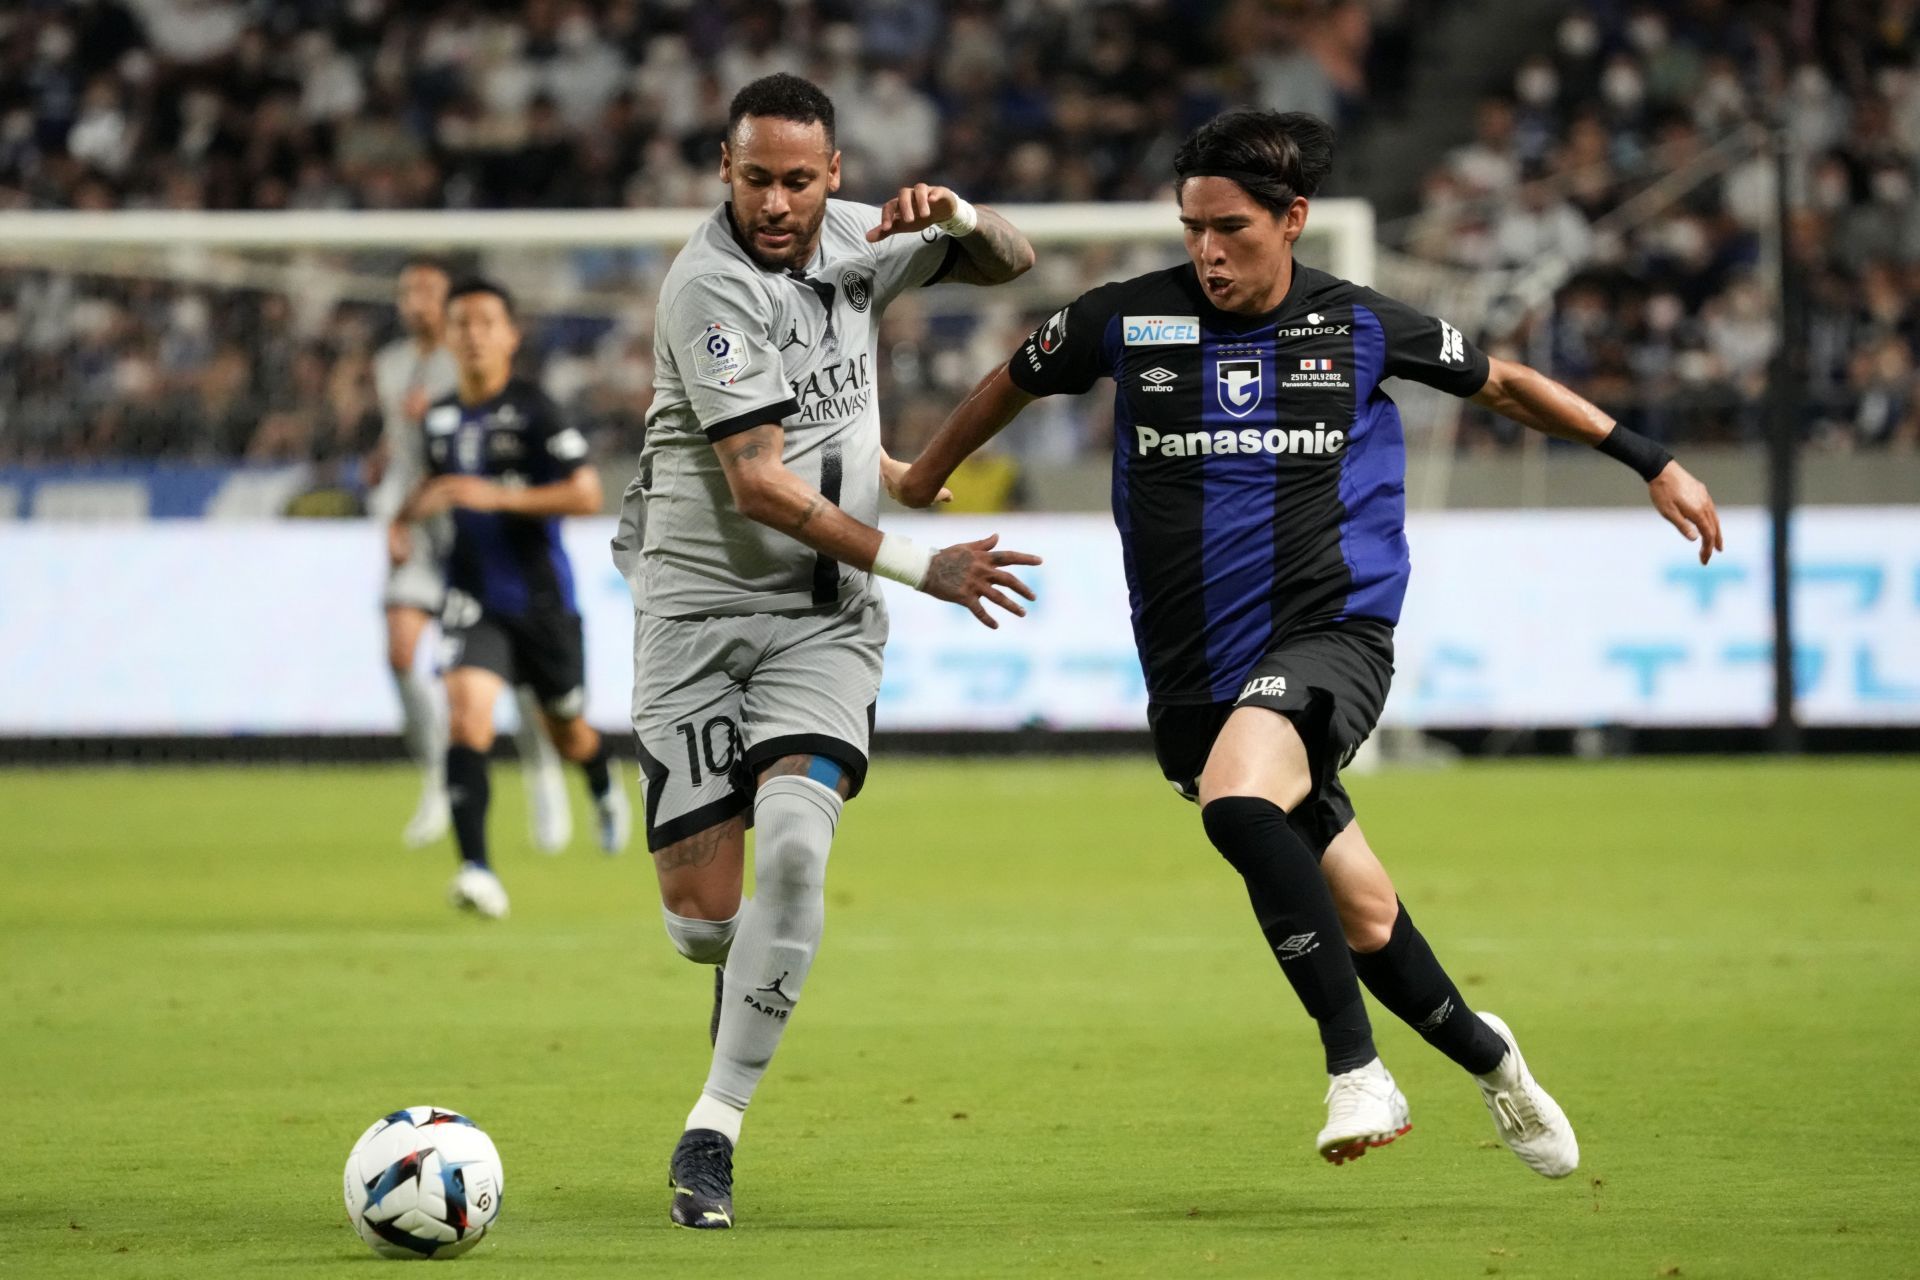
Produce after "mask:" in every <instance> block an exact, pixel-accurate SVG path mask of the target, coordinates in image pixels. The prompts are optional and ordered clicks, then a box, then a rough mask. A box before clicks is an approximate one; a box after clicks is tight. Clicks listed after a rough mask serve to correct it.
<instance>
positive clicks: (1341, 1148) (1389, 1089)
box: [1314, 1058, 1413, 1164]
mask: <svg viewBox="0 0 1920 1280" xmlns="http://www.w3.org/2000/svg"><path fill="white" fill-rule="evenodd" d="M1411 1128H1413V1121H1412V1120H1411V1119H1410V1118H1409V1114H1408V1111H1407V1098H1406V1095H1405V1094H1403V1093H1401V1092H1400V1086H1398V1085H1396V1084H1395V1083H1394V1082H1393V1074H1392V1073H1391V1072H1389V1071H1388V1070H1387V1068H1386V1064H1385V1063H1383V1062H1381V1061H1380V1059H1378V1058H1375V1059H1374V1060H1373V1061H1372V1062H1369V1063H1368V1064H1367V1065H1366V1066H1364V1067H1356V1068H1354V1069H1353V1070H1352V1071H1343V1072H1341V1073H1340V1074H1339V1075H1337V1076H1333V1077H1331V1079H1330V1080H1329V1082H1328V1084H1327V1127H1326V1128H1324V1129H1322V1130H1321V1131H1320V1137H1319V1138H1318V1139H1317V1140H1316V1141H1315V1143H1314V1145H1315V1146H1317V1147H1318V1148H1319V1149H1320V1154H1321V1155H1322V1156H1324V1157H1325V1158H1326V1160H1327V1162H1328V1163H1330V1164H1345V1163H1346V1162H1347V1161H1349V1160H1358V1159H1359V1158H1360V1157H1361V1156H1363V1155H1365V1154H1367V1150H1368V1149H1369V1148H1371V1147H1384V1146H1386V1145H1387V1144H1388V1143H1389V1142H1392V1141H1393V1140H1394V1139H1395V1138H1397V1137H1399V1136H1400V1135H1402V1134H1404V1133H1405V1132H1407V1130H1409V1129H1411Z"/></svg>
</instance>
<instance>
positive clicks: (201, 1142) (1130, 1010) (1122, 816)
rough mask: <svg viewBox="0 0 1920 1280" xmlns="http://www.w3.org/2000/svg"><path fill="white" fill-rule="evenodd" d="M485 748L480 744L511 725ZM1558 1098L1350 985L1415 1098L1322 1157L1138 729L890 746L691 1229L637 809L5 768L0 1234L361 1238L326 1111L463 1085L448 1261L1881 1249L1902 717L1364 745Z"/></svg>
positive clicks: (504, 795) (1918, 1180)
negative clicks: (1489, 748)
mask: <svg viewBox="0 0 1920 1280" xmlns="http://www.w3.org/2000/svg"><path fill="white" fill-rule="evenodd" d="M502 772H503V774H504V772H505V771H504V770H503V771H502ZM1353 789H1354V791H1355V794H1356V797H1357V800H1358V803H1359V806H1360V809H1361V812H1362V815H1363V818H1364V820H1365V821H1366V823H1367V826H1368V830H1369V833H1370V835H1371V836H1372V839H1373V842H1374V844H1375V846H1376V847H1377V848H1378V849H1379V850H1380V851H1381V853H1382V856H1383V857H1384V858H1385V859H1386V861H1387V863H1388V865H1389V867H1391V868H1392V869H1394V871H1395V872H1396V876H1397V879H1398V880H1399V883H1400V887H1401V890H1402V893H1403V895H1404V896H1405V897H1406V898H1407V900H1408V902H1409V905H1410V906H1411V907H1412V909H1413V911H1414V914H1415V916H1416V918H1417V919H1418V920H1419V921H1420V922H1421V924H1422V926H1423V927H1424V929H1425V930H1426V931H1427V933H1428V935H1429V936H1430V937H1431V938H1432V939H1433V941H1434V944H1435V947H1436V949H1437V950H1438V951H1439V953H1440V955H1441V957H1442V959H1443V960H1445V961H1447V962H1448V963H1449V965H1450V967H1451V968H1452V970H1453V972H1454V974H1455V976H1456V977H1457V978H1458V979H1460V981H1461V982H1462V985H1463V986H1464V988H1465V990H1466V993H1467V996H1468V998H1469V999H1470V1000H1472V1001H1474V1002H1475V1003H1476V1004H1479V1005H1482V1006H1484V1007H1487V1008H1491V1009H1493V1010H1495V1011H1497V1012H1500V1013H1502V1014H1504V1015H1506V1016H1507V1018H1508V1019H1509V1021H1511V1022H1512V1023H1513V1025H1514V1027H1515V1030H1516V1031H1517V1032H1518V1033H1519V1035H1520V1037H1521V1040H1522V1043H1523V1044H1524V1045H1525V1046H1526V1048H1527V1050H1528V1054H1529V1057H1530V1058H1531V1060H1532V1063H1533V1065H1534V1067H1535V1069H1536V1071H1537V1072H1538V1073H1539V1075H1540V1076H1541V1078H1542V1079H1543V1080H1544V1081H1545V1082H1546V1084H1547V1085H1548V1086H1549V1087H1550V1088H1551V1089H1553V1090H1554V1092H1555V1093H1556V1094H1557V1095H1558V1096H1559V1098H1560V1099H1561V1101H1562V1102H1563V1103H1564V1104H1565V1105H1566V1107H1567V1109H1568V1111H1569V1112H1570V1113H1571V1114H1572V1116H1573V1118H1574V1120H1575V1122H1576V1124H1577V1125H1578V1126H1579V1131H1580V1137H1581V1145H1582V1148H1583V1154H1584V1164H1583V1167H1582V1168H1581V1169H1580V1171H1579V1172H1578V1173H1577V1174H1575V1175H1574V1176H1573V1177H1572V1178H1569V1179H1567V1180H1565V1181H1563V1182H1557V1183H1549V1182H1547V1181H1545V1180H1543V1179H1541V1178H1538V1177H1536V1176H1535V1175H1533V1174H1531V1173H1529V1172H1527V1171H1526V1170H1525V1169H1524V1168H1523V1167H1522V1166H1521V1165H1520V1164H1519V1163H1518V1162H1517V1161H1516V1160H1514V1159H1513V1157H1512V1156H1510V1155H1509V1154H1507V1152H1506V1151H1505V1150H1504V1149H1503V1148H1498V1147H1496V1146H1495V1145H1494V1144H1493V1141H1492V1138H1493V1134H1492V1128H1491V1125H1490V1124H1489V1122H1488V1120H1487V1117H1486V1114H1485V1112H1484V1111H1483V1109H1482V1108H1481V1106H1480V1102H1479V1098H1478V1095H1477V1094H1476V1092H1475V1091H1474V1089H1473V1087H1472V1085H1471V1083H1470V1082H1469V1081H1468V1080H1466V1079H1465V1078H1464V1077H1462V1076H1461V1075H1460V1074H1459V1073H1458V1071H1457V1070H1456V1069H1455V1068H1453V1067H1452V1066H1451V1065H1450V1064H1448V1063H1446V1062H1445V1061H1444V1060H1442V1059H1441V1058H1439V1057H1438V1055H1436V1054H1434V1053H1433V1052H1432V1051H1431V1050H1429V1049H1427V1048H1426V1046H1425V1045H1423V1044H1421V1043H1420V1042H1419V1040H1418V1039H1417V1038H1416V1037H1415V1036H1414V1035H1413V1034H1412V1033H1411V1032H1410V1031H1408V1030H1407V1029H1406V1028H1404V1027H1402V1026H1401V1025H1399V1024H1398V1023H1397V1022H1391V1020H1390V1019H1387V1018H1386V1017H1385V1015H1381V1017H1382V1020H1381V1021H1380V1022H1379V1023H1378V1031H1379V1036H1378V1038H1379V1041H1380V1045H1381V1049H1382V1052H1383V1054H1384V1055H1385V1057H1386V1060H1387V1062H1388V1064H1389V1065H1390V1066H1391V1067H1392V1068H1393V1070H1394V1072H1395V1074H1396V1075H1397V1076H1398V1077H1399V1079H1400V1081H1401V1084H1402V1087H1403V1088H1404V1089H1405V1090H1406V1092H1407V1094H1408V1096H1409V1098H1410V1099H1411V1101H1412V1104H1413V1117H1414V1130H1413V1132H1412V1133H1411V1134H1410V1135H1409V1136H1408V1137H1407V1138H1406V1139H1404V1140H1402V1141H1401V1142H1400V1143H1398V1144H1396V1145H1395V1146H1393V1147H1391V1148H1388V1149H1386V1150H1383V1151H1379V1152H1375V1153H1373V1154H1371V1155H1369V1156H1368V1158H1366V1159H1365V1160H1363V1161H1360V1162H1359V1163H1358V1164H1355V1165H1349V1166H1347V1167H1345V1168H1339V1169H1335V1168H1332V1167H1330V1166H1326V1165H1324V1164H1322V1163H1321V1162H1320V1161H1319V1160H1318V1159H1317V1158H1316V1157H1315V1156H1314V1154H1313V1151H1312V1147H1311V1143H1312V1139H1313V1135H1314V1133H1315V1131H1316V1130H1317V1128H1318V1127H1319V1125H1320V1123H1321V1121H1322V1119H1323V1118H1324V1114H1323V1112H1322V1111H1321V1109H1320V1094H1321V1091H1322V1089H1323V1087H1324V1077H1323V1076H1322V1074H1321V1072H1320V1066H1319V1061H1318V1045H1317V1041H1316V1039H1315V1037H1314V1036H1313V1034H1312V1030H1311V1027H1310V1025H1309V1024H1308V1023H1306V1022H1305V1021H1304V1019H1303V1018H1302V1016H1301V1015H1300V1014H1299V1013H1298V1011H1297V1009H1296V1007H1295V1006H1294V1004H1293V999H1292V996H1291V993H1290V992H1289V991H1288V989H1287V988H1286V986H1285V985H1284V983H1283V982H1282V980H1281V978H1280V976H1279V974H1278V971H1277V969H1276V967H1275V966H1274V964H1273V962H1272V960H1271V959H1270V958H1269V957H1268V956H1267V955H1266V953H1265V951H1264V949H1263V947H1262V945H1261V943H1260V940H1259V937H1258V934H1257V932H1256V931H1255V929H1254V927H1253V924H1252V922H1251V919H1250V918H1249V916H1248V914H1247V912H1246V910H1245V907H1244V904H1243V900H1242V898H1241V897H1240V892H1239V888H1238V884H1237V881H1236V880H1235V879H1234V877H1232V876H1231V874H1230V873H1229V872H1228V871H1227V869H1226V867H1225V866H1224V864H1223V863H1221V862H1220V860H1219V859H1218V858H1217V857H1216V856H1215V855H1214V854H1213V853H1212V851H1211V850H1210V849H1208V848H1207V847H1206V845H1205V843H1204V841H1203V839H1202V837H1201V835H1200V832H1199V827H1198V822H1197V820H1196V817H1195V814H1194V813H1193V811H1192V810H1191V809H1189V808H1188V807H1187V806H1185V805H1182V804H1180V803H1179V802H1178V801H1177V800H1175V799H1174V798H1173V797H1172V795H1171V793H1170V792H1169V791H1168V789H1167V788H1166V786H1165V784H1164V783H1162V782H1160V781H1159V780H1158V778H1157V776H1156V774H1155V773H1154V771H1153V769H1152V767H1151V765H1150V764H1148V763H1146V762H1145V761H1136V760H1119V761H1098V762H1092V761H1089V762H1030V761H1015V762H1008V763H932V762H913V763H897V762H887V761H884V760H883V761H882V762H881V764H880V766H879V767H877V768H876V770H875V773H874V778H873V784H872V787H871V789H870V790H869V792H868V794H867V795H866V796H864V797H863V798H862V799H861V800H859V801H857V802H856V803H855V804H854V805H853V806H851V807H850V809H849V810H848V814H847V817H846V819H845V821H844V822H843V824H842V826H841V836H840V841H839V843H838V845H837V847H836V849H835V852H834V863H833V871H832V874H831V876H830V879H829V916H828V924H827V941H826V946H825V950H824V952H823V955H822V959H821V961H820V963H819V965H818V966H817V967H816V969H815V971H814V976H813V979H812V981H811V982H810V984H809V985H808V988H807V991H808V996H807V1000H806V1003H805V1005H804V1006H803V1007H802V1009H801V1011H800V1013H799V1014H798V1015H797V1017H796V1021H795V1024H794V1026H793V1029H792V1032H791V1033H790V1034H789V1036H788V1038H787V1043H786V1045H785V1047H784V1048H783V1049H782V1051H781V1056H780V1059H779V1060H778V1061H777V1062H776V1063H775V1066H774V1069H773V1072H772V1074H771V1075H770V1076H769V1079H768V1082H767V1084H766V1086H765V1087H764V1089H763V1090H762V1093H761V1097H760V1100H759V1101H758V1102H756V1103H755V1106H754V1111H753V1114H752V1116H751V1117H750V1118H749V1122H748V1126H747V1131H746V1138H745V1141H744V1143H743V1145H742V1148H741V1152H740V1161H739V1175H738V1182H737V1185H736V1191H737V1203H738V1211H739V1220H740V1227H739V1229H738V1230H736V1231H734V1232H732V1233H730V1234H726V1235H704V1234H695V1233H691V1232H676V1231H673V1230H672V1229H670V1228H669V1227H668V1226H667V1225H666V1194H665V1187H664V1177H665V1163H666V1157H667V1153H668V1151H669V1149H670V1148H671V1146H672V1144H673V1141H674V1138H675V1136H676V1135H677V1132H678V1129H679V1125H680V1121H681V1119H682V1117H683V1116H684V1114H685V1111H686V1108H687V1106H688V1105H689V1104H690V1103H691V1101H692V1099H693V1096H694V1094H695V1092H696V1091H697V1089H698V1086H699V1083H700V1081H701V1079H702V1078H703V1075H704V1072H705V1061H706V1056H707V1045H706V1022H707V1014H708V1009H709V1000H710V992H711V986H710V982H709V980H708V977H707V971H706V970H704V969H702V970H695V969H693V968H692V967H691V966H689V965H687V964H686V963H685V962H684V961H682V960H680V959H679V958H678V957H677V956H676V955H674V954H673V952H672V950H671V948H670V947H669V944H668V943H667V940H666V938H665V936H664V934H663V933H662V931H661V928H660V922H659V915H658V910H657V907H656V905H655V898H654V896H653V889H652V874H651V869H650V867H649V866H648V864H647V862H646V859H645V855H644V854H640V855H638V856H629V857H628V858H627V859H625V860H624V861H617V862H610V861H608V860H605V859H603V858H601V857H600V856H599V855H598V854H597V853H594V852H592V851H590V849H589V848H588V847H587V838H586V830H585V811H584V805H582V806H581V813H580V819H581V821H580V824H579V825H580V826H581V828H582V831H581V839H580V841H579V847H577V848H576V849H575V850H574V851H573V852H571V853H570V854H569V855H568V856H566V857H564V858H561V859H557V860H548V859H543V858H540V857H538V856H537V855H535V854H533V853H531V852H528V851H527V850H526V841H525V837H524V836H523V835H522V834H521V831H522V829H523V827H524V821H523V815H522V811H521V808H520V804H519V801H520V796H519V788H518V787H517V785H514V784H513V782H512V779H511V778H508V777H504V776H503V777H501V778H499V779H498V780H497V781H496V785H495V791H494V794H495V795H496V796H497V797H499V800H500V803H499V805H498V808H497V811H496V814H495V831H496V833H497V843H498V844H499V845H501V846H502V851H501V853H500V855H499V857H498V859H497V861H498V863H499V865H500V868H501V871H502V874H503V876H504V877H505V879H506V881H507V883H508V886H509V888H510V889H511V891H512V893H513V902H514V914H513V918H512V919H511V920H510V921H508V922H505V923H503V924H496V925H488V924H483V923H480V922H478V921H475V920H471V919H464V918H459V917H456V916H455V915H454V914H453V913H452V912H451V911H449V910H448V909H447V908H446V907H445V906H444V905H443V902H442V899H441V893H442V889H443V887H444V884H445V881H446V879H447V877H448V876H449V874H450V872H451V870H452V859H451V857H450V856H449V855H448V854H447V853H446V852H445V851H441V850H436V851H433V852H432V853H428V854H409V853H406V852H403V851H402V850H401V849H399V848H398V847H397V841H396V836H397V833H398V831H399V828H400V825H401V823H402V821H403V820H404V819H405V817H406V815H407V814H408V813H409V812H410V803H411V800H412V795H411V782H410V780H409V777H408V776H407V774H406V773H405V772H403V771H401V770H399V769H365V770H350V769H317V768H316V769H301V770H292V769H289V770H272V769H256V770H218V769H211V768H207V769H177V770H171V769H140V770H132V769H126V770H118V771H100V772H89V771H70V772H69V771H58V772H0V832H4V833H5V834H4V835H3V836H0V1104H3V1105H4V1111H3V1112H0V1115H3V1117H4V1118H0V1133H3V1134H4V1146H3V1148H0V1149H3V1150H4V1166H0V1170H3V1171H0V1274H7V1275H20V1276H35V1277H38V1276H61V1275H100V1276H119V1275H125V1276H194V1277H203V1276H253V1275H264V1274H273V1275H276V1276H323V1275H325V1276H334V1275H339V1276H366V1275H369V1274H377V1273H376V1272H374V1271H373V1270H372V1269H373V1268H375V1267H377V1266H380V1265H384V1264H381V1263H378V1262H377V1261H376V1260H375V1259H374V1258H373V1256H372V1254H370V1253H369V1252H368V1251H367V1250H366V1249H365V1248H364V1246H362V1245H361V1244H360V1242H359V1241H358V1240H357V1239H355V1237H354V1236H353V1234H352V1232H351V1231H350V1230H349V1229H348V1227H347V1225H346V1223H345V1221H344V1217H343V1214H342V1210H341V1206H340V1192H339V1174H340V1167H341V1164H342V1162H343V1160H344V1158H345V1156H346V1152H347V1148H348V1146H349V1145H350V1144H351V1143H352V1141H353V1139H354V1138H355V1137H356V1136H357V1135H358V1134H359V1132H360V1131H361V1129H362V1128H364V1127H365V1126H366V1125H367V1124H368V1123H369V1122H370V1121H372V1120H373V1119H374V1118H375V1117H377V1116H378V1115H380V1114H382V1113H384V1112H386V1111H388V1110H391V1109H392V1108H394V1107H398V1106H401V1105H405V1104H409V1103H421V1102H430V1103H435V1104H439V1105H442V1106H450V1107H455V1108H458V1109H460V1110H463V1111H466V1112H467V1113H469V1114H471V1115H472V1116H474V1117H476V1118H477V1119H478V1120H479V1122H480V1123H481V1124H482V1125H483V1126H485V1127H486V1128H487V1129H488V1130H489V1131H490V1132H491V1133H492V1134H493V1136H494V1138H495V1139H496V1140H497V1142H498V1143H499V1146H500V1150H501V1152H502V1156H503V1159H504V1161H505V1165H506V1174H507V1196H506V1210H505V1215H504V1217H503V1218H502V1220H501V1223H500V1225H499V1227H498V1229H497V1231H496V1232H495V1234H494V1235H493V1236H492V1237H490V1238H489V1239H488V1240H487V1241H485V1242H483V1243H482V1245H481V1246H480V1248H479V1249H478V1250H477V1251H476V1252H475V1253H474V1254H472V1255H470V1256H469V1257H468V1258H467V1259H465V1260H463V1261H461V1262H460V1263H459V1264H458V1265H459V1266H461V1267H462V1268H464V1269H466V1270H472V1271H475V1272H479V1273H482V1274H497V1275H513V1276H529V1277H561V1276H589V1275H616V1274H617V1275H622V1276H649V1275H661V1276H672V1277H705V1276H714V1277H740V1276H781V1277H809V1276H834V1277H839V1276H954V1277H977V1276H1001V1275H1040V1276H1048V1275H1082V1276H1292V1275H1303V1276H1314V1277H1333V1276H1365V1277H1368V1280H1372V1278H1373V1277H1388V1276H1426V1275H1434V1276H1489V1275H1499V1276H1511V1277H1520V1276H1537V1277H1554V1278H1565V1277H1579V1276H1594V1277H1654V1276H1663V1275H1679V1276H1685V1277H1696V1278H1697V1277H1709V1276H1726V1277H1742V1278H1751V1277H1765V1276H1781V1277H1788V1276H1791V1277H1807V1276H1859V1277H1869V1276H1871V1277H1880V1276H1892V1275H1915V1274H1920V1226H1917V1225H1916V1215H1917V1214H1920V1209H1917V1208H1916V1206H1917V1205H1920V1157H1916V1154H1915V1148H1914V1145H1913V1140H1912V1137H1911V1135H1910V1133H1909V1127H1910V1126H1909V1124H1908V1120H1909V1118H1910V1116H1911V1112H1912V1099H1913V1095H1914V1091H1915V1084H1916V1082H1920V1070H1917V1069H1916V1061H1917V1059H1920V1012H1916V1000H1920V836H1916V831H1920V763H1917V762H1916V761H1914V760H1911V759H1908V760H1887V761H1870V762H1844V763H1842V762H1815V763H1803V764H1790V765H1768V764H1752V763H1718V762H1716V763H1695V762H1673V761H1648V762H1642V763H1635V764H1622V765H1602V766H1593V765H1576V764H1524V765H1486V766H1471V767H1465V768H1461V769H1457V770H1452V771H1447V772H1439V773H1398V774H1385V775H1381V776H1378V777H1373V778H1362V779H1359V780H1357V781H1355V783H1354V786H1353Z"/></svg>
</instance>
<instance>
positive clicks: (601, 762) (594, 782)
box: [580, 737, 613, 800]
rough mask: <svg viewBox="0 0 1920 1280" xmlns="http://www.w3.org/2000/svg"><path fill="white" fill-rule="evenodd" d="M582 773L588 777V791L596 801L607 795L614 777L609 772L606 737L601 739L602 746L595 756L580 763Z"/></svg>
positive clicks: (597, 749)
mask: <svg viewBox="0 0 1920 1280" xmlns="http://www.w3.org/2000/svg"><path fill="white" fill-rule="evenodd" d="M580 772H582V773H584V774H586V775H587V790H588V791H591V792H592V793H593V796H594V799H596V800H597V799H599V798H600V797H601V796H604V795H605V794H607V788H608V787H611V786H612V785H613V776H612V775H611V774H610V773H608V772H607V740H606V738H605V737H602V738H601V739H600V745H599V746H598V747H595V748H594V751H593V754H592V755H591V756H588V757H587V758H586V759H585V760H582V761H581V762H580Z"/></svg>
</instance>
